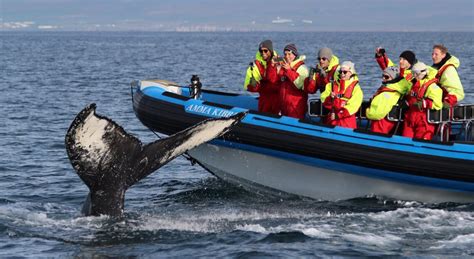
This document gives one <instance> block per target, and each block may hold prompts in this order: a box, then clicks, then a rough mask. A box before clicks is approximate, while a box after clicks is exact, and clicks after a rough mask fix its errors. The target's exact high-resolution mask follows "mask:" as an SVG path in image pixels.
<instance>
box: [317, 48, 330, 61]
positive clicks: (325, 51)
mask: <svg viewBox="0 0 474 259" xmlns="http://www.w3.org/2000/svg"><path fill="white" fill-rule="evenodd" d="M318 58H326V59H327V60H331V58H332V50H331V49H330V48H326V47H325V48H322V49H320V50H319V51H318Z"/></svg>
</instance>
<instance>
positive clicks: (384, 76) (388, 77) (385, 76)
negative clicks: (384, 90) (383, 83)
mask: <svg viewBox="0 0 474 259" xmlns="http://www.w3.org/2000/svg"><path fill="white" fill-rule="evenodd" d="M382 77H383V79H386V80H389V79H390V76H387V75H383V76H382Z"/></svg>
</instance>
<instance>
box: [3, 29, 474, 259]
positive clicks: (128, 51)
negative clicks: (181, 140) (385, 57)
mask: <svg viewBox="0 0 474 259" xmlns="http://www.w3.org/2000/svg"><path fill="white" fill-rule="evenodd" d="M267 38H269V39H272V40H273V41H274V46H275V49H276V50H277V51H279V52H280V53H281V51H282V49H283V47H284V45H285V44H287V43H290V42H293V43H296V45H297V47H298V48H299V50H300V53H301V54H305V55H307V61H308V62H307V63H308V64H314V63H315V55H316V54H315V53H316V51H317V49H318V48H320V47H323V46H329V47H331V48H332V49H333V51H334V53H335V54H336V55H337V56H338V57H339V58H340V60H341V61H343V60H352V61H353V62H354V63H355V64H356V70H357V71H358V72H359V74H360V81H361V83H360V84H361V86H362V88H363V90H364V93H365V97H366V99H367V98H369V97H370V96H371V94H373V93H374V92H375V89H376V88H377V87H378V86H379V84H380V81H379V80H380V76H381V73H380V70H379V68H378V66H377V64H376V63H375V61H374V58H373V56H374V49H375V48H376V47H378V46H383V47H385V48H386V49H387V51H388V53H389V55H390V56H391V57H392V58H393V59H394V60H395V61H396V60H398V58H397V57H398V54H399V53H401V52H402V51H403V50H405V49H412V50H414V51H415V52H416V53H417V55H418V58H419V59H420V60H422V61H424V62H425V63H427V64H431V58H430V54H431V47H432V45H433V44H434V43H443V44H445V45H446V46H448V47H449V49H450V52H451V53H452V54H453V55H455V56H457V57H458V58H459V59H460V60H461V67H460V68H459V74H460V77H461V80H462V82H463V84H464V87H465V91H466V98H465V102H470V103H473V102H474V86H473V83H474V76H473V74H474V73H473V71H474V59H473V57H474V44H473V39H474V33H380V32H373V33H273V32H272V33H270V32H269V33H158V32H157V33H151V32H150V33H143V32H107V33H104V32H5V31H3V32H0V44H1V45H0V79H1V80H0V89H1V90H2V93H1V95H0V103H1V108H0V111H1V113H0V115H1V120H0V176H1V178H0V179H1V181H0V257H34V258H37V257H86V258H87V257H149V258H155V257H258V258H260V257H328V256H338V257H339V256H403V257H412V256H413V257H425V256H430V257H431V256H433V257H459V256H473V255H474V204H455V203H445V204H422V203H417V202H412V201H398V200H387V199H384V198H382V197H360V198H356V199H352V200H346V201H338V202H328V201H318V200H312V199H307V198H302V197H284V198H283V197H269V196H266V195H263V194H255V193H250V192H247V191H245V190H243V189H242V188H240V187H238V186H232V185H229V184H227V183H225V182H223V181H221V180H219V179H217V178H215V177H214V176H212V175H210V174H209V173H207V172H206V171H205V170H204V169H202V168H200V167H199V166H197V165H194V166H192V165H191V164H190V162H189V161H187V160H186V159H184V158H181V157H180V158H178V159H176V160H174V161H172V162H171V163H169V164H167V165H166V166H164V167H163V168H161V169H160V170H158V171H157V172H155V173H154V174H152V175H150V176H149V177H147V178H146V179H144V180H142V181H141V182H140V183H138V184H137V185H135V186H133V187H132V188H131V189H129V191H128V192H127V195H126V204H125V210H126V212H125V215H124V217H123V218H121V219H112V218H108V217H84V216H82V215H81V213H80V212H81V206H82V203H83V201H84V199H85V196H86V195H87V193H88V190H87V188H86V186H85V185H84V184H83V183H82V181H81V180H80V179H79V177H78V176H77V175H76V173H75V172H74V170H73V168H72V167H71V165H70V163H69V160H68V158H67V155H66V152H65V146H64V135H65V133H66V130H67V128H68V127H69V124H70V123H71V121H72V120H73V118H74V117H75V115H76V114H77V113H78V112H79V111H80V110H81V109H82V108H83V107H85V106H86V105H87V104H89V103H97V106H98V109H97V112H98V113H99V114H102V115H105V116H108V117H109V118H111V119H113V120H115V121H116V122H118V123H119V124H120V125H122V126H123V127H124V128H125V129H126V130H127V131H128V132H130V133H132V134H134V135H136V136H137V137H139V138H140V139H141V140H142V141H143V142H145V143H146V142H150V141H153V140H155V139H156V136H155V135H153V134H152V133H151V132H150V131H148V130H147V129H146V128H145V127H144V126H143V125H142V124H141V123H140V122H139V121H138V119H137V118H136V117H135V115H134V113H133V110H132V104H131V95H130V87H129V83H130V81H131V80H133V79H147V78H161V79H167V80H171V81H175V82H178V83H180V84H188V82H189V79H190V78H191V75H192V74H198V75H199V76H200V78H201V81H202V82H203V85H204V87H205V88H209V89H216V90H225V91H231V92H243V90H242V85H243V80H244V73H245V69H246V67H247V65H248V63H249V62H250V61H252V59H253V57H254V55H255V52H256V50H257V45H258V43H259V42H260V41H262V40H264V39H267ZM427 170H429V168H427Z"/></svg>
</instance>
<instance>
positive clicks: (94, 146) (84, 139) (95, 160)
mask: <svg viewBox="0 0 474 259" xmlns="http://www.w3.org/2000/svg"><path fill="white" fill-rule="evenodd" d="M107 127H109V128H107ZM114 128H115V126H114V125H113V124H111V123H109V122H108V121H107V120H105V119H100V118H98V117H97V116H95V115H94V113H93V112H91V113H90V114H89V115H88V116H87V118H85V119H84V123H83V124H82V125H80V126H79V127H78V128H77V130H76V141H75V145H76V147H77V148H81V149H83V150H85V151H86V153H85V154H84V157H83V158H84V159H85V161H87V162H89V163H91V164H96V165H97V164H99V162H100V161H102V163H104V162H106V161H107V157H105V156H106V155H107V152H106V151H107V150H109V146H108V145H107V143H105V142H104V138H103V137H104V135H105V134H106V133H107V132H108V131H113V130H114Z"/></svg>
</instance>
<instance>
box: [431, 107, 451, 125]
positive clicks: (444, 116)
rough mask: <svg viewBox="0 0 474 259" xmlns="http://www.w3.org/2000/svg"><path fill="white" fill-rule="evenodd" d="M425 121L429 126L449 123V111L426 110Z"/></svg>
mask: <svg viewBox="0 0 474 259" xmlns="http://www.w3.org/2000/svg"><path fill="white" fill-rule="evenodd" d="M426 115H427V120H428V122H429V123H431V124H443V123H446V122H449V121H451V109H441V110H431V109H428V110H426Z"/></svg>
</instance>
